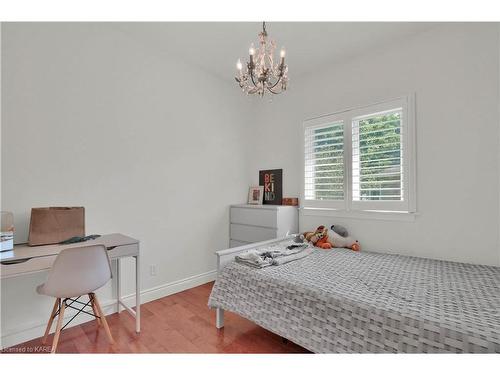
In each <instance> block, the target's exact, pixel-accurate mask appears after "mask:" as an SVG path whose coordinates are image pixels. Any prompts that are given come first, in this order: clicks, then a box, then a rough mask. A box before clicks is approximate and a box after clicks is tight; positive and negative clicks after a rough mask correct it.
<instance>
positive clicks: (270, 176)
mask: <svg viewBox="0 0 500 375" xmlns="http://www.w3.org/2000/svg"><path fill="white" fill-rule="evenodd" d="M259 185H261V186H264V202H263V204H278V205H281V204H282V198H283V169H268V170H263V171H259Z"/></svg>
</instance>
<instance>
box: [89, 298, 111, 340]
mask: <svg viewBox="0 0 500 375" xmlns="http://www.w3.org/2000/svg"><path fill="white" fill-rule="evenodd" d="M91 294H92V299H93V301H94V303H95V307H96V309H97V313H98V314H99V316H100V317H101V323H102V325H103V326H104V330H105V331H106V335H108V339H109V342H110V343H111V344H114V343H115V340H113V336H111V331H110V330H109V326H108V322H107V321H106V317H105V316H104V314H103V313H102V310H101V305H99V301H98V300H97V297H96V295H95V294H94V293H91Z"/></svg>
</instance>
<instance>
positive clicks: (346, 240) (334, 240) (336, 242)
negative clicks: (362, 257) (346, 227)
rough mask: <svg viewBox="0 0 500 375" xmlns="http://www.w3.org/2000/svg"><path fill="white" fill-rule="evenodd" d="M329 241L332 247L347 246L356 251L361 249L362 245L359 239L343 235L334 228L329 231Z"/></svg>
mask: <svg viewBox="0 0 500 375" xmlns="http://www.w3.org/2000/svg"><path fill="white" fill-rule="evenodd" d="M328 242H329V243H330V244H331V245H332V247H345V248H346V249H351V250H354V251H359V250H361V245H360V244H359V242H358V240H355V239H353V238H352V237H349V236H347V237H343V236H341V235H340V234H338V233H337V232H335V231H333V230H329V231H328Z"/></svg>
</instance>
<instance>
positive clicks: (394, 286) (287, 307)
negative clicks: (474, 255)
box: [208, 238, 500, 353]
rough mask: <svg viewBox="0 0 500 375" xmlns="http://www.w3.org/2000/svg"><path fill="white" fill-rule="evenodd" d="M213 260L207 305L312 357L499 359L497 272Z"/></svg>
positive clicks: (321, 256)
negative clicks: (417, 355) (381, 355)
mask: <svg viewBox="0 0 500 375" xmlns="http://www.w3.org/2000/svg"><path fill="white" fill-rule="evenodd" d="M289 242H290V238H283V239H278V240H272V241H266V242H262V243H258V244H253V245H247V246H242V247H237V248H233V249H228V250H222V251H219V252H217V253H216V254H217V258H218V268H219V273H218V277H217V280H216V282H215V284H214V286H213V289H212V292H211V295H210V297H209V301H208V305H209V307H211V308H215V309H217V314H216V315H217V318H216V326H217V328H222V327H223V325H224V310H227V311H231V312H234V313H237V314H239V315H241V316H242V317H244V318H247V319H249V320H251V321H253V322H255V323H256V324H258V325H260V326H262V327H263V328H265V329H267V330H269V331H272V332H274V333H276V334H278V335H280V336H282V337H284V338H286V339H288V340H290V341H293V342H295V343H296V344H298V345H300V346H303V347H304V348H306V349H308V350H310V351H312V352H316V353H500V268H499V267H492V266H482V265H473V264H465V263H457V262H448V261H440V260H433V259H427V258H417V257H409V256H402V255H390V254H382V253H375V252H368V251H362V252H353V251H351V250H346V249H333V250H331V251H325V250H321V249H317V250H315V251H313V252H312V253H311V254H310V255H309V256H307V257H305V258H303V259H300V260H296V261H293V262H290V263H287V264H284V265H281V266H271V267H266V268H262V269H255V268H252V267H249V266H247V265H244V264H240V263H237V262H235V261H234V257H235V256H236V255H237V254H240V253H242V252H244V251H247V250H248V249H251V248H255V247H258V246H264V245H266V244H270V243H283V244H286V243H289Z"/></svg>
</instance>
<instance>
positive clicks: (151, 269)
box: [149, 264, 156, 276]
mask: <svg viewBox="0 0 500 375" xmlns="http://www.w3.org/2000/svg"><path fill="white" fill-rule="evenodd" d="M149 274H150V275H151V276H156V264H152V265H150V266H149Z"/></svg>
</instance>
